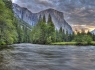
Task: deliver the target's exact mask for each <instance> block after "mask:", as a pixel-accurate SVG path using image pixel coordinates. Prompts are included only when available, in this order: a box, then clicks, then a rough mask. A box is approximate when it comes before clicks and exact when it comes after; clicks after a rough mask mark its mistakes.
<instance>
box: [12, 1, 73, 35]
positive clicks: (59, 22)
mask: <svg viewBox="0 0 95 70" xmlns="http://www.w3.org/2000/svg"><path fill="white" fill-rule="evenodd" d="M13 11H14V14H15V16H16V17H19V18H21V19H22V20H23V21H25V22H27V23H28V24H29V25H31V26H35V25H36V24H37V23H38V20H39V16H40V15H41V16H44V15H45V17H46V22H47V21H48V15H50V16H51V17H52V21H53V23H54V25H55V28H56V29H57V30H59V29H60V27H62V29H64V31H65V33H66V31H67V32H68V34H72V32H73V30H72V28H71V26H70V25H69V24H68V23H67V22H66V21H65V19H64V14H63V12H59V11H57V10H54V9H51V8H50V9H46V10H44V11H41V12H38V13H32V12H31V11H29V10H28V9H27V8H24V7H20V6H19V5H17V4H14V3H13Z"/></svg>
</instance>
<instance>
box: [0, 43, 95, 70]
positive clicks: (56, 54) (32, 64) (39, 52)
mask: <svg viewBox="0 0 95 70" xmlns="http://www.w3.org/2000/svg"><path fill="white" fill-rule="evenodd" d="M12 46H13V47H14V49H7V50H2V51H0V70H95V46H62V45H35V44H27V43H26V44H24V43H22V44H14V45H12Z"/></svg>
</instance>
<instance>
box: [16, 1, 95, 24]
mask: <svg viewBox="0 0 95 70" xmlns="http://www.w3.org/2000/svg"><path fill="white" fill-rule="evenodd" d="M16 3H18V4H19V5H21V6H24V7H27V8H28V9H29V10H31V11H32V12H39V11H42V10H44V9H47V8H54V9H56V10H59V11H62V12H64V14H65V19H66V20H67V22H68V23H69V24H70V25H72V26H73V25H77V24H78V25H92V26H95V0H17V2H16Z"/></svg>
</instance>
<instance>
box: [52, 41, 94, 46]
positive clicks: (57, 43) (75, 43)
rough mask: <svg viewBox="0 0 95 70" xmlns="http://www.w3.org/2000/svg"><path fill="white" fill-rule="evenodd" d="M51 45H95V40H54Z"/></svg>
mask: <svg viewBox="0 0 95 70" xmlns="http://www.w3.org/2000/svg"><path fill="white" fill-rule="evenodd" d="M51 45H95V42H94V41H93V42H91V43H87V42H80V43H77V42H54V43H51Z"/></svg>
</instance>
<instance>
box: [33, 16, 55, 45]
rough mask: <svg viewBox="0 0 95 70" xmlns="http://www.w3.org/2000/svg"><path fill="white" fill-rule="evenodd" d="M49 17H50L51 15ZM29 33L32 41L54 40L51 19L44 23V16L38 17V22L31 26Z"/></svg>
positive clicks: (48, 42)
mask: <svg viewBox="0 0 95 70" xmlns="http://www.w3.org/2000/svg"><path fill="white" fill-rule="evenodd" d="M49 18H51V16H50V17H49ZM31 35H32V36H31V40H32V42H33V43H40V44H50V43H51V42H54V41H55V27H54V25H53V23H52V21H48V22H47V24H46V21H45V16H44V17H43V19H40V20H39V23H38V24H37V25H36V26H35V27H33V29H32V32H31Z"/></svg>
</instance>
